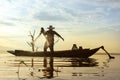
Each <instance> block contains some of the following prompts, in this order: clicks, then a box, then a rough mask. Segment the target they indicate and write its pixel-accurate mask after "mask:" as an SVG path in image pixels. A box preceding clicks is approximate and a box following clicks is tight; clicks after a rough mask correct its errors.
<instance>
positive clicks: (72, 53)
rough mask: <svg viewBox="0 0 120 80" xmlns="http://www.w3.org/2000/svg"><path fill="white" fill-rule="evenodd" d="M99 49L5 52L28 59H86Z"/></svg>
mask: <svg viewBox="0 0 120 80" xmlns="http://www.w3.org/2000/svg"><path fill="white" fill-rule="evenodd" d="M100 48H101V47H98V48H94V49H78V50H64V51H55V52H54V53H50V52H46V53H44V52H31V51H24V50H15V51H7V52H9V53H11V54H13V55H15V56H29V57H78V58H88V57H90V56H92V55H93V54H95V53H96V52H97V51H98V50H99V49H100Z"/></svg>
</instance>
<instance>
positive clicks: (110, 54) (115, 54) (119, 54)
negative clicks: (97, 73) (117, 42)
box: [95, 53, 120, 55]
mask: <svg viewBox="0 0 120 80" xmlns="http://www.w3.org/2000/svg"><path fill="white" fill-rule="evenodd" d="M104 54H106V53H95V55H104ZM110 55H120V53H110Z"/></svg>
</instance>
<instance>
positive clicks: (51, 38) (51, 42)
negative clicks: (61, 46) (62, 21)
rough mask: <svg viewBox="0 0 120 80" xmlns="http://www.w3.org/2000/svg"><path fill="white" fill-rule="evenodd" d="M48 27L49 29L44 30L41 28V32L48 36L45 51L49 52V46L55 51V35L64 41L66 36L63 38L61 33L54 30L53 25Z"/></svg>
mask: <svg viewBox="0 0 120 80" xmlns="http://www.w3.org/2000/svg"><path fill="white" fill-rule="evenodd" d="M48 29H49V30H48V31H44V28H41V33H43V35H44V36H45V38H46V42H45V44H44V52H47V48H50V51H51V52H54V35H57V36H58V37H60V38H61V39H62V40H63V41H64V38H62V37H61V35H60V34H58V33H57V32H56V31H54V30H53V29H55V28H54V27H53V26H52V25H50V26H49V27H48Z"/></svg>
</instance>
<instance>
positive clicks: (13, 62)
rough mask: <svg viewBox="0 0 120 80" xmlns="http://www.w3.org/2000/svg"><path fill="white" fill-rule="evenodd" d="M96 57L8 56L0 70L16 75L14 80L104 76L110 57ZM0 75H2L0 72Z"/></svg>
mask: <svg viewBox="0 0 120 80" xmlns="http://www.w3.org/2000/svg"><path fill="white" fill-rule="evenodd" d="M98 59H99V58H98ZM98 59H97V58H87V59H85V58H54V57H44V58H32V57H29V58H28V57H9V58H8V59H6V61H5V62H4V63H3V62H0V63H2V64H0V65H2V66H3V67H0V71H4V72H5V74H7V75H13V76H12V77H17V78H18V79H15V80H28V79H29V78H33V80H34V79H35V78H37V79H44V78H48V79H50V78H56V77H68V76H73V77H74V76H77V77H78V76H79V77H81V76H104V75H105V72H104V69H105V68H108V67H109V62H110V59H104V58H103V59H104V61H102V60H103V59H101V60H100V59H99V60H98ZM6 66H7V67H8V68H9V69H8V70H4V69H6V68H5V67H6ZM11 70H12V71H13V72H12V71H11ZM11 73H14V74H11ZM15 74H17V76H16V75H15ZM0 75H2V73H1V72H0ZM3 76H4V75H3Z"/></svg>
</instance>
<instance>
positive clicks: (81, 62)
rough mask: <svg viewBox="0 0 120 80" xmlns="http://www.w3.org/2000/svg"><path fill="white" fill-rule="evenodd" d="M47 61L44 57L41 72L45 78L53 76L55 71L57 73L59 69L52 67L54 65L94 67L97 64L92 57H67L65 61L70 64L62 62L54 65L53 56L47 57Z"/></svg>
mask: <svg viewBox="0 0 120 80" xmlns="http://www.w3.org/2000/svg"><path fill="white" fill-rule="evenodd" d="M48 59H49V62H47V61H48V60H47V58H46V57H45V58H44V65H43V66H44V68H45V69H44V70H43V74H44V77H45V78H54V72H57V74H58V73H59V72H61V71H59V70H58V69H57V70H56V69H54V66H55V67H56V66H57V67H94V66H98V62H96V59H93V58H87V59H86V58H69V59H68V60H67V62H69V63H70V64H64V65H54V57H50V58H48Z"/></svg>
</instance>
